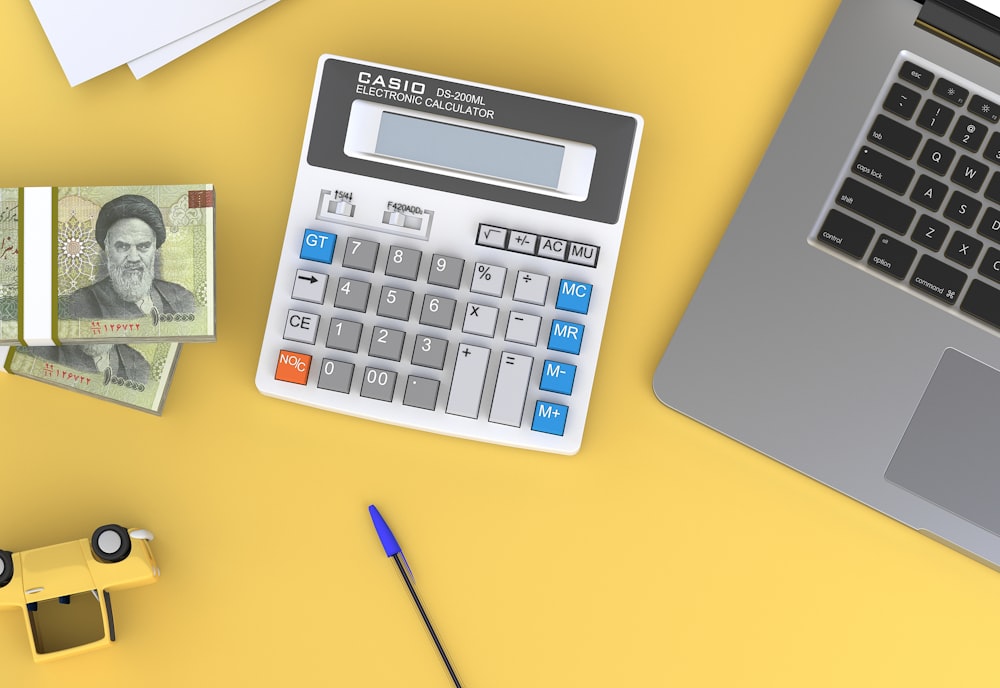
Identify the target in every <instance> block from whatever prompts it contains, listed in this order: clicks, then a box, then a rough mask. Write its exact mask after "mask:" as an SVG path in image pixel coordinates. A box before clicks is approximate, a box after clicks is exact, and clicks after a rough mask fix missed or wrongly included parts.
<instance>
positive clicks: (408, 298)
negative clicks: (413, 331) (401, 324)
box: [376, 287, 413, 320]
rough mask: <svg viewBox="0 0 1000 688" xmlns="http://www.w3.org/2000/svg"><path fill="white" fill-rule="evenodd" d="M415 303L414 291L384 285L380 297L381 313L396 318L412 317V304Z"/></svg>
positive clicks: (379, 311)
mask: <svg viewBox="0 0 1000 688" xmlns="http://www.w3.org/2000/svg"><path fill="white" fill-rule="evenodd" d="M412 304H413V292H412V291H408V290H406V289H397V288H396V287H382V293H381V295H380V296H379V299H378V310H377V311H376V312H377V313H378V314H379V315H381V316H382V317H385V318H395V319H396V320H409V319H410V306H411V305H412Z"/></svg>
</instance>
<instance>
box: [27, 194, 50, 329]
mask: <svg viewBox="0 0 1000 688" xmlns="http://www.w3.org/2000/svg"><path fill="white" fill-rule="evenodd" d="M52 194H53V189H52V187H51V186H28V187H25V188H24V245H23V246H22V247H21V251H22V252H23V255H24V262H23V263H22V264H21V266H22V269H23V270H24V281H23V283H22V284H23V285H24V313H23V314H22V322H23V323H24V330H23V331H22V332H21V338H22V339H23V340H24V342H25V343H26V344H28V346H54V345H55V340H54V339H53V338H52V334H53V333H52V251H53V246H52V219H53V218H52Z"/></svg>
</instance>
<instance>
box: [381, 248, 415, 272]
mask: <svg viewBox="0 0 1000 688" xmlns="http://www.w3.org/2000/svg"><path fill="white" fill-rule="evenodd" d="M420 258H421V253H420V251H418V250H416V249H413V248H403V247H402V246H390V247H389V260H388V261H387V262H386V264H385V274H387V275H388V276H389V277H399V278H400V279H406V280H415V279H417V271H418V270H420Z"/></svg>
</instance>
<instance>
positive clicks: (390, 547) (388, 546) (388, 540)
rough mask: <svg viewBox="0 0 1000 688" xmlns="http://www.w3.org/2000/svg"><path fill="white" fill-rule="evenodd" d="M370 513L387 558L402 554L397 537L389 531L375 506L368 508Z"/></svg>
mask: <svg viewBox="0 0 1000 688" xmlns="http://www.w3.org/2000/svg"><path fill="white" fill-rule="evenodd" d="M368 513H369V514H370V515H371V517H372V523H373V524H375V532H376V533H378V539H379V542H381V543H382V549H384V550H385V556H387V557H391V556H395V555H396V554H398V553H399V552H401V551H402V548H401V547H400V546H399V543H398V542H396V536H395V535H393V534H392V531H391V530H389V526H388V524H387V523H386V522H385V519H384V518H382V514H380V513H379V512H378V509H376V508H375V505H374V504H372V505H371V506H369V507H368Z"/></svg>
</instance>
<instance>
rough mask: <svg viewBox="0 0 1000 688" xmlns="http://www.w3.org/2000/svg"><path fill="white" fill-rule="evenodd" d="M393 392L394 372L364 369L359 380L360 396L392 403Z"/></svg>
mask: <svg viewBox="0 0 1000 688" xmlns="http://www.w3.org/2000/svg"><path fill="white" fill-rule="evenodd" d="M394 391H396V373H395V372H394V371H392V370H382V369H381V368H365V376H364V377H363V378H362V380H361V396H363V397H367V398H368V399H377V400H378V401H392V393H393V392H394Z"/></svg>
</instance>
